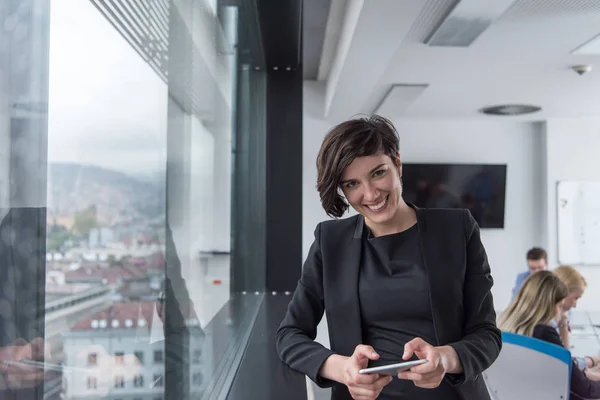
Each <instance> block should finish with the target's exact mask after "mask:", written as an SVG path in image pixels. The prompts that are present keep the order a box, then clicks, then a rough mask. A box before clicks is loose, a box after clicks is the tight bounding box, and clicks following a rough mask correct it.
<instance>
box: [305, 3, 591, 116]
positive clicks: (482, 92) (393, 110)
mask: <svg viewBox="0 0 600 400" xmlns="http://www.w3.org/2000/svg"><path fill="white" fill-rule="evenodd" d="M471 1H477V2H493V1H497V0H462V2H471ZM313 2H314V3H316V4H312V5H311V3H313ZM478 4H480V3H478ZM455 5H456V0H427V1H414V0H332V1H331V5H328V6H327V7H326V6H324V5H323V4H322V2H320V1H319V0H305V9H306V8H311V7H313V9H317V8H319V9H320V11H319V12H317V14H318V16H315V15H314V14H311V13H310V12H305V16H304V17H305V18H304V26H305V31H306V30H307V29H306V28H307V26H310V32H305V35H304V36H305V43H304V51H305V53H304V54H305V56H304V64H305V70H306V72H307V74H306V78H305V79H317V80H322V81H323V84H324V86H325V88H326V89H325V93H326V94H325V101H324V103H325V104H324V109H323V112H324V115H325V116H326V117H327V119H332V120H339V119H343V118H348V117H350V116H352V115H355V114H356V113H360V112H366V113H369V112H373V111H376V110H378V109H379V110H384V111H385V113H387V114H388V116H390V117H393V118H397V117H406V118H486V119H490V118H502V119H517V120H544V119H547V118H562V117H564V118H570V117H574V118H578V117H599V116H600V51H599V52H598V54H595V55H593V54H592V55H581V54H572V51H573V50H575V49H576V48H578V47H579V46H581V45H582V44H584V43H586V42H587V41H589V40H591V39H592V38H594V37H595V36H597V35H599V34H600V1H599V0H516V1H514V3H513V4H512V5H511V6H510V7H509V8H508V10H506V11H505V12H503V13H502V14H501V15H500V16H499V18H497V19H496V20H495V21H494V22H493V23H492V24H491V25H490V26H489V27H488V28H487V29H486V30H485V31H484V32H483V33H482V34H481V35H480V36H479V37H478V38H477V39H476V40H475V41H474V42H473V43H472V44H471V45H469V46H468V47H432V46H428V45H427V44H425V43H424V41H425V40H426V39H427V38H428V37H429V36H430V35H431V33H432V32H433V31H434V30H435V28H436V27H437V26H438V25H439V24H440V23H441V22H442V21H443V20H444V18H445V17H446V15H448V13H449V12H451V11H452V10H453V7H454V6H455ZM325 9H327V10H328V18H327V22H326V25H327V26H325V27H324V28H325V29H318V27H316V26H315V25H317V23H316V21H322V20H323V19H324V17H323V15H322V14H321V13H322V12H323V10H325ZM311 15H312V16H311ZM310 18H315V19H314V21H312V22H311V21H309V19H310ZM316 31H319V32H320V35H322V36H321V39H320V43H321V44H320V45H319V44H317V43H314V40H316V39H317V37H318V35H316V34H315V32H316ZM307 37H310V38H311V39H310V40H306V38H307ZM598 47H599V49H600V46H598ZM315 54H320V56H315ZM309 60H310V63H309ZM316 60H318V62H317V61H316ZM309 64H310V65H309ZM577 64H591V65H592V66H593V67H594V69H593V70H592V71H591V72H589V73H587V74H585V75H582V76H580V75H578V74H577V73H575V72H574V71H573V70H571V66H572V65H577ZM415 86H418V87H420V88H422V90H418V91H415V89H414V88H415ZM392 88H394V89H392ZM406 88H407V90H404V89H406ZM405 92H406V93H407V96H408V97H404V96H403V93H405ZM388 93H390V94H393V95H391V96H388V97H387V98H386V95H387V94H388ZM506 103H518V104H532V105H537V106H540V107H542V111H541V112H538V113H535V114H530V115H526V116H511V117H490V116H484V115H482V114H481V113H479V111H478V110H480V109H481V108H483V107H487V106H492V105H497V104H506Z"/></svg>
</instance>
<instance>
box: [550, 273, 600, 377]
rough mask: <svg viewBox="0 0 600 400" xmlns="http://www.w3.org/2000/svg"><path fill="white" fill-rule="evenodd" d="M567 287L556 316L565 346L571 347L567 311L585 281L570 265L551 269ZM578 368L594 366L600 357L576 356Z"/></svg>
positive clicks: (599, 364)
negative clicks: (560, 308) (558, 313)
mask: <svg viewBox="0 0 600 400" xmlns="http://www.w3.org/2000/svg"><path fill="white" fill-rule="evenodd" d="M552 272H553V273H554V274H555V275H556V276H557V277H558V278H559V279H560V280H561V281H562V283H564V284H565V286H566V287H567V289H568V291H569V293H568V294H567V297H566V298H565V300H564V301H563V304H562V312H561V315H560V317H559V318H557V324H556V326H557V328H558V333H559V335H560V339H561V340H562V343H563V346H565V348H567V349H570V348H571V329H570V327H569V311H570V310H571V309H573V308H576V307H577V301H578V300H579V299H580V298H581V296H583V292H584V291H585V289H586V287H587V282H586V280H585V278H584V277H583V275H581V273H580V272H579V271H577V270H576V269H575V268H573V267H571V266H570V265H561V266H560V267H558V268H556V269H554V270H553V271H552ZM576 361H577V363H578V365H579V368H582V369H583V368H595V367H598V366H600V357H598V356H585V357H583V358H579V357H578V358H576Z"/></svg>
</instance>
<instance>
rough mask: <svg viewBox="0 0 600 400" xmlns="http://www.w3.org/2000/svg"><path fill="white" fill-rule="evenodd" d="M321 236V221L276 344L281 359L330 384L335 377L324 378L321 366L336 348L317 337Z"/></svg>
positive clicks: (322, 308) (321, 308) (322, 306)
mask: <svg viewBox="0 0 600 400" xmlns="http://www.w3.org/2000/svg"><path fill="white" fill-rule="evenodd" d="M320 237H321V224H319V225H317V228H316V229H315V241H314V242H313V244H312V246H311V247H310V251H309V252H308V257H307V259H306V261H305V262H304V267H303V269H302V275H301V277H300V281H299V282H298V285H297V287H296V290H295V292H294V295H293V297H292V300H291V301H290V303H289V305H288V309H287V313H286V315H285V317H284V319H283V321H282V322H281V325H280V326H279V329H278V330H277V335H276V347H277V353H278V355H279V358H280V359H281V361H283V362H284V363H286V364H287V365H289V366H290V367H291V368H292V369H294V370H296V371H298V372H301V373H303V374H305V375H307V376H308V377H309V378H310V379H312V380H313V381H314V382H315V383H316V384H317V385H318V386H320V387H330V386H331V385H332V384H333V381H331V380H328V379H324V378H322V377H321V376H320V375H319V370H320V369H321V366H322V365H323V363H324V362H325V360H326V359H327V358H328V357H329V356H330V355H332V354H334V352H333V351H331V350H329V349H327V348H326V347H324V346H322V345H321V344H319V343H317V342H315V341H314V339H315V337H316V336H317V325H318V324H319V322H320V321H321V318H322V317H323V313H324V311H325V303H324V298H323V268H322V267H323V265H322V258H321V246H320Z"/></svg>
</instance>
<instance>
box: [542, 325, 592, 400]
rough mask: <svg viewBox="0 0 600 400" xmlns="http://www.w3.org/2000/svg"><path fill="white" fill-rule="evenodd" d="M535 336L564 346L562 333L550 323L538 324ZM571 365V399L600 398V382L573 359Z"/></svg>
mask: <svg viewBox="0 0 600 400" xmlns="http://www.w3.org/2000/svg"><path fill="white" fill-rule="evenodd" d="M533 337H534V338H536V339H540V340H543V341H545V342H549V343H553V344H556V345H559V346H561V347H563V344H562V341H561V340H560V335H559V334H558V332H556V329H554V328H553V327H551V326H549V325H537V326H536V327H535V328H534V329H533ZM572 362H573V365H572V366H571V396H570V397H569V399H570V400H583V399H600V382H595V381H592V380H590V379H588V377H587V376H585V374H584V373H583V371H582V370H580V369H579V367H578V366H577V363H576V362H575V361H572Z"/></svg>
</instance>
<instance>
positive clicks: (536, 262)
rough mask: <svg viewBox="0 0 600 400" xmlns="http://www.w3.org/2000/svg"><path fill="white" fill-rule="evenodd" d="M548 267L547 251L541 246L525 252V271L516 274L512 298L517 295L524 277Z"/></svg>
mask: <svg viewBox="0 0 600 400" xmlns="http://www.w3.org/2000/svg"><path fill="white" fill-rule="evenodd" d="M547 269H548V253H546V250H544V249H542V248H541V247H534V248H532V249H530V250H529V251H528V252H527V271H525V272H522V273H520V274H519V275H517V281H516V282H515V287H514V288H513V291H512V298H513V299H514V297H515V296H516V295H517V292H518V291H519V289H520V288H521V285H522V284H523V282H524V281H525V279H527V278H529V277H530V276H531V275H533V274H535V273H536V272H539V271H545V270H547Z"/></svg>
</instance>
